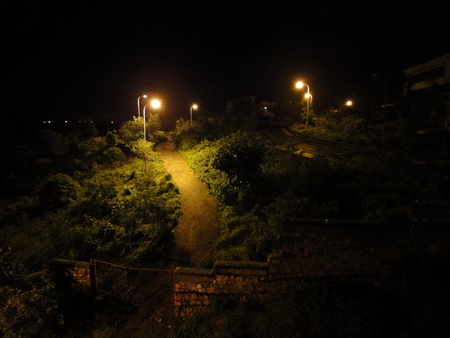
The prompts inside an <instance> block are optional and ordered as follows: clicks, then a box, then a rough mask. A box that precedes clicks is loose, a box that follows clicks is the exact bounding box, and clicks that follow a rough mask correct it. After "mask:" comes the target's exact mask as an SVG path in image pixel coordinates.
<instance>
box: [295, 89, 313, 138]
mask: <svg viewBox="0 0 450 338" xmlns="http://www.w3.org/2000/svg"><path fill="white" fill-rule="evenodd" d="M295 86H296V87H297V88H298V89H300V88H303V86H306V88H307V89H308V92H307V93H306V94H305V98H306V123H305V131H307V130H308V120H309V106H310V101H311V102H312V95H311V94H310V92H309V86H308V85H307V84H306V83H303V82H302V81H298V82H297V83H296V84H295Z"/></svg>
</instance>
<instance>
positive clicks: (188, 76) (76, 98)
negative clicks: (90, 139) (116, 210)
mask: <svg viewBox="0 0 450 338" xmlns="http://www.w3.org/2000/svg"><path fill="white" fill-rule="evenodd" d="M14 3H15V5H6V8H5V7H4V8H3V9H2V12H3V14H2V17H3V19H2V21H3V22H7V23H8V24H7V26H6V28H4V30H3V33H2V35H3V38H2V40H3V44H2V45H3V46H4V48H2V55H4V54H6V56H7V57H6V61H2V65H3V67H4V72H3V73H4V74H6V76H5V77H3V79H4V81H3V84H4V86H3V87H4V90H3V93H4V94H6V95H5V100H4V101H3V107H2V110H3V111H4V113H3V115H4V116H10V117H13V118H17V116H21V117H27V116H29V117H39V118H48V119H55V118H60V119H70V118H71V117H73V116H77V115H81V116H90V117H93V118H94V119H95V118H99V117H102V118H105V119H115V120H117V119H120V120H124V119H129V118H131V117H132V116H133V115H136V114H137V98H138V96H140V95H142V94H144V93H147V94H150V93H154V94H155V95H158V96H159V97H160V98H161V99H162V100H163V105H164V108H163V109H162V110H161V117H162V118H163V116H164V114H166V116H167V118H169V117H170V119H171V120H174V119H176V118H178V117H187V116H188V115H189V107H190V104H191V103H192V102H196V103H198V104H199V105H200V107H201V108H202V109H204V110H224V109H225V106H226V101H227V100H232V99H236V98H238V97H240V96H244V95H254V96H257V98H258V99H259V100H272V101H280V100H284V99H289V98H293V97H295V95H298V93H296V92H295V91H294V90H293V83H294V81H295V80H296V79H303V80H304V81H305V82H306V83H308V84H309V86H310V88H311V91H312V92H313V95H314V100H315V102H320V101H322V102H325V101H326V100H330V98H331V97H344V96H347V97H351V96H352V95H353V96H358V95H362V93H361V92H362V91H364V90H365V89H364V88H366V87H365V85H366V83H367V81H373V79H371V78H370V75H371V74H372V73H373V72H385V73H386V74H393V73H394V72H397V73H398V72H400V73H401V72H402V71H403V70H404V69H405V68H408V67H411V66H413V65H415V64H416V63H420V62H423V61H426V60H428V59H431V58H435V57H438V56H440V55H442V54H445V53H448V52H450V23H449V15H450V6H449V5H448V3H449V2H448V1H427V2H425V1H414V2H413V1H408V2H406V1H395V0H393V1H391V3H390V4H386V3H385V2H376V4H372V2H370V3H369V2H363V1H359V2H354V1H343V0H336V1H324V2H320V1H315V2H311V4H309V5H307V4H306V2H301V1H286V2H285V1H272V2H269V3H268V4H262V3H263V2H245V1H241V2H240V3H239V4H236V5H234V2H231V1H217V2H215V1H210V2H204V1H202V2H201V4H198V3H199V2H195V1H184V2H175V1H148V2H147V3H142V2H136V3H133V2H130V1H128V2H119V3H117V2H114V3H113V2H99V1H91V2H90V4H89V5H83V4H82V2H60V4H58V5H54V4H53V5H45V4H42V3H37V4H33V3H31V4H30V3H28V2H27V4H26V5H25V4H23V3H22V2H14ZM94 3H95V4H94ZM3 6H5V5H3ZM389 76H391V75H389ZM362 96H363V95H362Z"/></svg>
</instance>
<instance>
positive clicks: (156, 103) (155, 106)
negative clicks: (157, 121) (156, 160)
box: [142, 100, 161, 141]
mask: <svg viewBox="0 0 450 338" xmlns="http://www.w3.org/2000/svg"><path fill="white" fill-rule="evenodd" d="M147 106H148V104H146V105H145V106H144V111H143V115H142V117H143V118H144V141H146V140H147V138H146V125H145V108H146V107H147ZM150 106H152V108H159V107H161V102H160V101H159V100H152V102H150Z"/></svg>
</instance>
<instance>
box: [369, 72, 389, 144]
mask: <svg viewBox="0 0 450 338" xmlns="http://www.w3.org/2000/svg"><path fill="white" fill-rule="evenodd" d="M382 75H383V77H384V108H383V134H382V139H381V144H382V145H384V140H385V134H386V109H387V95H388V79H387V76H386V74H384V73H383V74H382ZM378 76H379V74H377V73H375V74H372V77H378Z"/></svg>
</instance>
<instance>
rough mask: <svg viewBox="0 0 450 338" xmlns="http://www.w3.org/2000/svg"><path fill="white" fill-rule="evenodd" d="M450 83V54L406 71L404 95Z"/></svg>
mask: <svg viewBox="0 0 450 338" xmlns="http://www.w3.org/2000/svg"><path fill="white" fill-rule="evenodd" d="M446 83H450V53H449V54H445V55H442V56H440V57H438V58H436V59H432V60H429V61H427V62H424V63H421V64H419V65H416V66H414V67H411V68H408V69H406V70H405V86H404V92H403V94H404V95H405V96H407V95H409V94H410V93H411V92H413V91H416V90H422V89H426V88H430V87H432V86H433V85H443V84H446Z"/></svg>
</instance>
